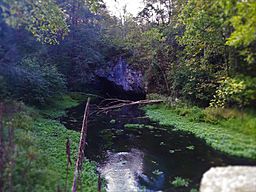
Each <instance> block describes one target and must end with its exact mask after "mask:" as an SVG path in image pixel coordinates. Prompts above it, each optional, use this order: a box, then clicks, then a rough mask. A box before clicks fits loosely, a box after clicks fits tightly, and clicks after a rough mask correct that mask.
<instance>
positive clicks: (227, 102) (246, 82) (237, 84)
mask: <svg viewBox="0 0 256 192" xmlns="http://www.w3.org/2000/svg"><path fill="white" fill-rule="evenodd" d="M255 101H256V78H253V77H249V76H243V75H241V76H237V77H234V78H230V77H227V78H225V79H224V80H221V81H220V86H219V88H218V89H217V91H216V93H215V95H214V99H212V100H211V103H210V106H211V107H222V108H224V107H227V106H231V105H234V104H237V105H239V106H240V107H244V106H249V105H250V104H252V103H254V102H255Z"/></svg>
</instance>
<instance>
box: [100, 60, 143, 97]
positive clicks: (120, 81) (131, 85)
mask: <svg viewBox="0 0 256 192" xmlns="http://www.w3.org/2000/svg"><path fill="white" fill-rule="evenodd" d="M107 66H108V67H107V69H100V70H98V71H97V72H96V75H97V76H98V77H99V79H101V81H102V82H103V83H105V85H106V87H108V88H109V92H110V89H111V87H112V88H113V89H114V90H111V91H112V92H118V91H119V93H117V94H119V95H122V94H121V92H122V91H123V92H126V93H125V94H126V95H131V94H133V95H137V96H138V97H142V96H143V95H145V91H144V84H143V76H142V73H141V72H140V71H136V70H134V69H132V68H131V67H130V66H129V65H128V64H127V62H126V61H125V59H123V58H122V57H119V59H118V60H117V61H115V62H114V61H112V62H110V63H109V64H108V65H107ZM106 91H107V90H106Z"/></svg>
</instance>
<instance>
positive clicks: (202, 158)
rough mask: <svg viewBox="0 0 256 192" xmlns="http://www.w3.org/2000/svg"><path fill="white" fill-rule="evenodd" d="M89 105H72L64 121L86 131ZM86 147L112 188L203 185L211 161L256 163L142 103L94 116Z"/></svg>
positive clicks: (185, 191)
mask: <svg viewBox="0 0 256 192" xmlns="http://www.w3.org/2000/svg"><path fill="white" fill-rule="evenodd" d="M83 110H84V105H80V106H78V107H75V108H71V109H69V110H68V111H67V115H66V116H65V117H63V118H62V119H61V122H62V123H63V124H64V125H65V126H66V127H67V128H68V129H71V130H77V131H80V125H81V122H82V118H83ZM91 110H93V105H92V108H91ZM162 118H165V119H167V118H166V117H162ZM85 153H86V157H87V158H88V159H90V160H93V161H95V162H96V163H97V169H98V172H99V173H100V174H101V176H102V177H103V178H105V180H106V190H107V191H108V192H117V191H120V192H136V191H138V192H139V191H146V192H154V191H170V192H172V191H173V192H190V191H197V190H198V189H199V184H200V180H201V177H202V175H203V173H204V172H206V171H207V170H208V169H209V168H211V167H215V166H226V165H255V161H250V160H247V159H243V158H237V157H231V156H228V155H225V154H222V153H220V152H218V151H215V150H213V149H212V148H211V147H209V146H208V145H207V144H206V143H205V142H203V141H202V140H201V139H198V138H196V137H195V136H194V135H192V134H189V133H184V132H180V131H177V130H175V127H174V126H169V125H168V126H167V127H166V126H163V125H161V124H159V123H158V122H156V121H152V120H150V119H149V118H148V117H146V115H145V113H144V111H143V110H141V109H140V108H138V107H136V106H130V107H124V108H120V109H118V110H114V111H111V112H108V113H107V114H95V115H93V116H92V117H90V121H89V129H88V146H87V147H86V149H85Z"/></svg>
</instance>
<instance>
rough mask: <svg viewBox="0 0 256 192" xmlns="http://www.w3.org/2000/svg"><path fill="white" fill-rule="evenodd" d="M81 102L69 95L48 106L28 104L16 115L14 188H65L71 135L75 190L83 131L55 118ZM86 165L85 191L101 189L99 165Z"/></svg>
mask: <svg viewBox="0 0 256 192" xmlns="http://www.w3.org/2000/svg"><path fill="white" fill-rule="evenodd" d="M78 104H79V101H77V100H75V99H73V98H71V96H67V95H66V96H64V97H62V98H58V99H57V100H56V101H55V102H53V103H52V104H51V106H48V107H46V108H44V109H41V110H39V109H33V108H31V107H26V106H24V107H23V109H22V111H20V112H19V113H17V114H15V115H14V117H13V119H12V121H11V123H12V124H13V127H15V138H16V139H15V140H16V145H17V149H16V151H17V152H16V154H15V156H14V158H15V161H16V162H15V169H14V170H12V175H13V191H40V192H41V191H57V189H60V190H61V191H64V189H65V181H66V162H67V160H66V140H67V138H69V139H70V140H71V159H72V166H71V168H70V170H69V176H68V189H71V185H72V181H73V172H74V165H75V161H76V155H77V150H78V143H79V138H80V133H79V132H75V131H72V130H68V129H66V128H65V127H64V126H63V125H62V124H61V123H60V122H59V121H58V120H54V119H55V118H57V117H59V116H60V115H63V114H65V109H66V108H69V107H73V106H76V105H78ZM83 168H84V171H83V172H82V174H81V175H82V177H81V182H82V191H88V192H94V191H97V187H98V176H97V174H96V166H95V164H94V163H93V162H89V161H88V160H86V161H85V162H84V164H83ZM7 173H8V170H7ZM69 191H70V190H69Z"/></svg>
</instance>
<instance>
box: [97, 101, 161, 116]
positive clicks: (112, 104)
mask: <svg viewBox="0 0 256 192" xmlns="http://www.w3.org/2000/svg"><path fill="white" fill-rule="evenodd" d="M107 101H108V102H109V103H108V104H106V105H105V106H103V107H102V106H101V105H99V106H98V111H97V113H104V112H108V111H111V110H114V109H118V108H122V107H126V106H133V105H145V104H153V103H161V102H163V100H140V101H129V100H120V99H108V100H107ZM102 103H104V102H102ZM102 103H101V104H102Z"/></svg>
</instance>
